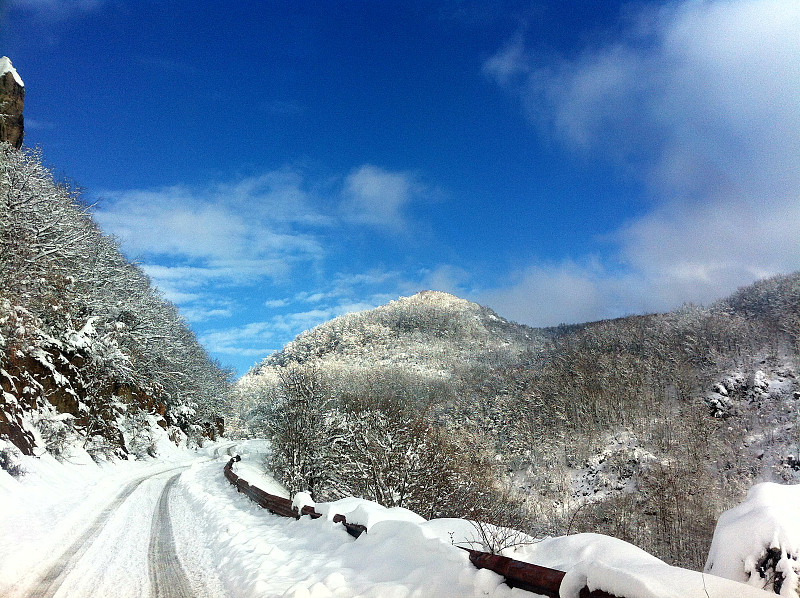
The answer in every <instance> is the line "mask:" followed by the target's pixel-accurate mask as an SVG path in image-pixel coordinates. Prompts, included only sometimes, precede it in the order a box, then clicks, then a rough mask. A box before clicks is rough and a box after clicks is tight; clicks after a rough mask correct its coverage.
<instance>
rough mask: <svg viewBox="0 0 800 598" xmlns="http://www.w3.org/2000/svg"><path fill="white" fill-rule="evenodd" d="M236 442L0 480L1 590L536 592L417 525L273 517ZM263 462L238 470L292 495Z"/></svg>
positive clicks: (200, 594)
mask: <svg viewBox="0 0 800 598" xmlns="http://www.w3.org/2000/svg"><path fill="white" fill-rule="evenodd" d="M253 442H255V441H252V442H251V443H250V444H249V446H250V447H253V446H255V445H254V444H252V443H253ZM245 444H247V443H245ZM231 446H232V444H231V443H229V444H222V445H216V446H213V447H211V448H208V449H205V450H202V451H200V452H198V453H191V452H189V451H185V450H183V451H182V452H181V453H180V454H176V455H173V456H172V458H171V460H170V459H164V460H159V461H148V462H134V463H125V462H123V463H116V464H113V465H105V466H102V467H98V466H97V465H95V464H93V463H89V462H85V463H77V464H76V463H72V464H66V465H65V464H57V463H55V462H51V463H50V464H49V465H48V463H47V461H46V460H45V459H41V460H30V461H28V462H27V464H28V465H29V467H31V468H34V469H32V470H31V471H29V474H28V475H26V476H24V478H23V482H22V483H20V482H17V481H12V482H11V483H9V481H8V480H9V479H8V478H7V479H6V480H5V481H4V480H3V479H2V477H0V596H3V597H4V598H5V597H9V598H22V597H37V598H38V597H42V598H73V597H81V598H82V597H88V596H91V597H95V598H105V597H108V598H111V597H113V598H133V597H136V598H140V597H154V598H189V597H194V598H212V597H213V598H249V597H256V596H258V597H271V596H285V597H287V598H288V597H296V598H300V597H305V598H308V597H312V598H333V597H351V596H363V597H370V596H371V597H373V598H378V597H380V598H384V597H387V596H396V597H398V598H401V597H403V598H404V597H408V596H412V595H416V596H436V597H437V598H439V597H441V598H444V597H447V596H452V597H455V596H494V597H496V598H502V597H508V596H515V595H525V596H526V597H530V596H532V595H531V594H528V593H524V594H520V592H519V591H516V590H513V591H512V590H510V589H509V588H508V587H506V586H503V585H502V579H501V578H499V577H498V576H496V575H494V574H492V573H490V572H488V571H478V570H476V569H474V568H473V567H472V566H471V565H470V564H469V562H468V560H467V557H466V553H464V552H463V551H461V550H458V549H456V548H454V547H453V546H450V545H449V543H443V542H442V541H441V540H440V539H437V538H433V537H431V536H430V535H429V534H426V533H425V532H423V530H422V528H420V527H419V526H417V525H415V524H410V523H404V522H399V521H398V522H394V521H387V522H385V523H384V524H383V525H382V526H377V527H375V529H374V531H371V533H370V534H369V535H364V536H362V537H361V538H360V539H359V540H358V541H357V542H356V541H355V540H354V539H353V538H352V537H350V536H349V535H348V534H347V532H346V531H345V530H344V528H343V527H342V526H341V525H339V524H334V523H333V522H331V521H325V520H316V521H312V520H310V519H308V518H303V519H302V520H300V521H295V520H293V519H284V518H281V517H277V516H274V515H271V514H269V513H267V512H265V511H264V510H263V509H261V508H260V507H258V506H256V505H255V504H254V503H252V502H251V501H250V500H249V499H247V498H246V497H245V496H244V495H242V494H238V493H237V492H236V490H235V489H234V488H233V487H232V486H231V485H230V484H228V482H227V480H225V478H224V476H223V475H222V467H223V465H224V464H225V462H226V461H227V458H228V453H229V448H230V447H231ZM236 449H237V452H240V451H242V450H244V454H245V455H247V451H248V448H247V447H244V448H243V447H242V446H241V445H240V446H237V447H236ZM261 460H262V457H261V456H260V455H259V454H258V453H257V452H256V453H253V454H251V455H250V458H249V459H248V458H247V457H246V458H245V459H244V460H243V461H242V462H241V463H240V464H239V465H240V466H241V468H242V469H241V472H240V473H243V474H244V475H247V477H248V478H249V479H252V480H253V481H256V482H257V483H258V485H259V486H260V487H263V488H264V489H266V490H267V491H269V492H273V493H282V492H285V490H283V488H282V487H281V486H280V485H279V484H277V483H276V482H275V481H274V480H272V479H271V478H269V477H267V476H264V475H263V470H262V469H261V468H260V466H259V464H260V463H261ZM37 468H38V469H37ZM258 476H261V477H260V478H259V477H258ZM381 530H383V531H381Z"/></svg>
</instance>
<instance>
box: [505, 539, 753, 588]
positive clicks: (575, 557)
mask: <svg viewBox="0 0 800 598" xmlns="http://www.w3.org/2000/svg"><path fill="white" fill-rule="evenodd" d="M505 555H506V556H509V557H511V558H514V559H517V560H521V561H525V562H529V563H534V564H537V565H540V566H543V567H549V568H551V569H558V570H560V571H566V575H565V576H564V580H563V582H562V584H561V590H560V593H561V596H562V598H578V596H579V593H580V590H581V589H582V588H584V587H588V588H589V590H591V591H593V590H603V591H605V592H608V593H610V594H613V595H615V596H620V597H624V598H687V597H694V596H696V597H698V598H732V597H736V598H766V597H767V596H768V594H766V593H765V592H763V591H761V590H756V589H754V588H751V587H749V586H745V585H743V584H740V583H735V582H732V581H729V580H725V579H721V578H719V577H714V576H712V575H705V574H703V573H700V572H697V571H690V570H688V569H681V568H678V567H671V566H670V565H667V564H666V563H664V562H663V561H661V560H660V559H657V558H656V557H654V556H653V555H651V554H649V553H647V552H645V551H644V550H642V549H640V548H637V547H636V546H634V545H632V544H629V543H628V542H624V541H622V540H618V539H616V538H612V537H610V536H604V535H601V534H574V535H571V536H560V537H556V538H547V539H545V540H542V541H541V542H537V543H536V544H532V545H529V546H522V547H520V548H518V549H517V550H515V551H513V552H506V554H505Z"/></svg>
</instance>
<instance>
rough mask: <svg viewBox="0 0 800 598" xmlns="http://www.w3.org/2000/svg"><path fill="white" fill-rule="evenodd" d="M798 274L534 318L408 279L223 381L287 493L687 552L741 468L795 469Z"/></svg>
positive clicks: (697, 555)
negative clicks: (670, 301) (728, 291)
mask: <svg viewBox="0 0 800 598" xmlns="http://www.w3.org/2000/svg"><path fill="white" fill-rule="evenodd" d="M798 317H800V274H793V275H791V276H781V277H776V278H772V279H768V280H763V281H761V282H758V283H756V284H755V285H753V286H751V287H747V288H744V289H742V290H740V291H739V292H737V293H736V294H735V295H734V296H732V297H730V298H729V299H727V300H724V301H720V302H718V303H717V304H714V305H712V306H710V307H698V306H692V305H688V306H685V307H683V308H681V309H679V310H676V311H674V312H670V313H666V314H655V315H647V316H631V317H627V318H622V319H617V320H609V321H601V322H595V323H590V324H585V325H579V326H562V327H559V328H552V329H531V328H528V327H525V326H520V325H516V324H513V323H510V322H507V321H505V320H504V319H502V318H500V317H499V316H498V315H497V314H495V313H493V312H492V311H491V310H488V309H486V308H484V307H481V306H479V305H476V304H474V303H469V302H467V301H463V300H461V299H458V298H456V297H453V296H451V295H447V294H444V293H435V292H424V293H421V294H419V295H415V296H413V297H409V298H403V299H400V300H398V301H394V302H391V303H390V304H388V305H385V306H383V307H380V308H377V309H375V310H372V311H368V312H362V313H357V314H350V315H346V316H342V317H339V318H336V319H334V320H332V321H331V322H328V323H326V324H323V325H321V326H318V327H317V328H315V329H313V330H310V331H308V332H306V333H303V334H301V335H300V336H298V337H297V339H295V340H294V341H293V342H292V343H290V344H288V345H287V346H286V347H285V348H284V350H282V351H280V352H279V353H276V354H274V355H273V356H271V357H269V358H268V359H266V360H265V361H264V362H263V363H261V364H259V365H258V366H257V367H255V368H254V369H253V370H252V371H251V372H250V373H248V374H247V375H246V376H245V377H244V378H243V379H242V380H241V381H240V382H239V384H238V387H237V391H236V392H237V395H238V399H237V401H236V402H237V404H238V405H239V410H240V413H239V416H238V421H239V423H238V425H239V426H242V427H245V428H246V429H248V430H249V431H251V432H255V433H259V434H261V433H266V434H267V435H268V436H269V437H271V438H272V439H273V442H274V445H275V448H276V450H275V454H274V457H273V461H272V463H271V466H272V467H273V470H274V471H275V473H276V474H279V475H284V476H285V477H284V481H285V482H286V483H287V484H288V485H289V486H290V487H291V488H292V490H299V489H310V490H311V491H312V492H313V493H315V494H316V495H317V496H318V497H319V498H320V499H331V498H336V497H338V496H344V495H347V494H356V495H360V496H364V497H366V498H371V499H373V500H377V501H378V502H382V503H383V504H385V505H389V506H391V505H400V506H408V507H410V508H413V509H416V510H418V511H419V512H421V513H423V514H425V515H428V516H431V515H438V516H442V515H457V516H470V517H472V518H476V517H477V518H481V519H485V520H489V521H495V522H499V523H507V524H508V523H511V524H513V525H514V526H515V527H517V528H521V527H524V528H525V529H526V530H531V531H534V532H536V533H546V532H548V533H553V532H555V533H564V532H577V531H596V532H602V533H606V534H609V535H613V536H615V537H618V538H621V539H624V540H627V541H630V542H632V543H634V544H636V545H638V546H640V547H642V548H644V549H645V550H647V551H649V552H652V553H653V554H656V555H657V556H659V557H661V558H663V559H665V560H667V561H669V562H672V563H675V564H680V565H684V566H689V567H694V568H700V567H702V565H703V561H704V559H705V556H706V554H707V553H708V547H709V544H710V541H711V535H712V532H713V529H714V523H715V521H716V519H717V517H718V515H719V514H720V513H721V512H722V511H723V510H724V509H726V508H728V507H730V506H732V505H733V504H735V503H736V502H738V501H740V500H741V499H742V497H743V496H744V494H745V492H746V490H747V489H748V488H749V487H750V486H751V485H752V483H754V482H756V481H764V480H773V481H784V482H785V481H790V482H795V483H796V482H798V481H800V463H798V436H799V434H798V433H799V432H800V410H799V409H798V408H799V407H800V392H798V391H800V384H798V380H797V368H798V341H800V326H799V325H798V322H800V320H798Z"/></svg>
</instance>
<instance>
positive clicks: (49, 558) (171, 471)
mask: <svg viewBox="0 0 800 598" xmlns="http://www.w3.org/2000/svg"><path fill="white" fill-rule="evenodd" d="M228 446H232V444H231V443H228V444H227V445H221V446H217V447H215V448H214V449H213V452H212V451H208V453H210V454H203V453H200V454H196V455H192V454H191V453H190V452H188V451H187V452H183V454H178V459H175V460H172V462H170V461H167V462H164V461H152V462H149V463H130V464H122V465H115V466H105V467H98V466H96V465H94V464H92V463H90V462H88V461H87V460H86V459H80V458H78V461H77V463H73V464H66V465H61V464H55V463H52V462H48V460H47V459H44V460H42V462H41V463H35V462H33V461H31V463H29V468H30V467H31V465H33V467H34V471H32V472H29V474H28V475H27V476H25V477H23V482H22V483H21V484H18V487H16V488H14V487H12V484H9V483H8V480H6V482H5V484H4V485H3V487H0V596H4V597H6V596H8V597H15V596H17V597H23V596H24V597H35V598H39V597H41V598H66V597H73V596H81V597H82V596H100V597H102V596H109V597H110V596H114V597H119V598H125V597H128V596H130V597H134V596H135V597H141V596H157V597H163V598H183V597H186V598H188V597H192V596H193V597H197V598H204V597H206V596H207V597H216V596H222V597H225V596H227V594H226V592H225V591H224V589H223V588H222V587H221V586H220V584H219V582H218V581H216V580H215V578H214V576H213V574H210V573H209V570H207V569H206V570H204V571H202V573H200V574H193V572H191V571H188V572H187V571H186V570H185V568H184V565H183V564H182V563H181V560H180V558H179V556H178V550H177V548H178V547H177V544H176V542H175V539H174V525H173V517H172V509H173V507H172V504H171V503H172V502H173V499H174V496H173V494H174V492H175V489H176V485H177V482H178V480H179V479H180V476H181V474H182V473H183V472H185V471H187V470H188V469H189V468H190V467H192V466H202V465H204V464H205V465H206V466H210V465H211V464H212V463H213V466H214V467H219V465H218V461H217V459H214V458H213V457H214V455H215V454H216V455H220V454H221V453H222V455H221V456H222V457H224V456H225V455H226V453H227V451H226V450H225V449H227V448H228ZM174 457H175V455H173V459H174ZM223 460H224V458H223ZM25 478H31V479H25ZM54 482H55V483H54ZM4 491H5V492H4ZM183 537H184V538H191V537H192V536H191V534H187V533H184V534H183ZM203 565H204V566H205V565H206V563H203ZM212 573H213V570H212ZM190 577H193V578H195V579H197V580H200V583H194V584H193V583H191V582H190V581H189V578H190Z"/></svg>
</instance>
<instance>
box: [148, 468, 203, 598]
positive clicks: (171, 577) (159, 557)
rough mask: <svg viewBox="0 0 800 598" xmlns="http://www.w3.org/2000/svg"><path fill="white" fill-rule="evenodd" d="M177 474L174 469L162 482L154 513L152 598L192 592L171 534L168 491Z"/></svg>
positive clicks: (179, 597)
mask: <svg viewBox="0 0 800 598" xmlns="http://www.w3.org/2000/svg"><path fill="white" fill-rule="evenodd" d="M180 475H181V474H180V473H176V474H175V475H174V476H172V477H171V478H170V479H169V480H168V481H167V483H166V484H165V485H164V489H163V490H162V491H161V497H160V498H159V499H158V505H157V506H156V510H155V512H154V513H153V525H152V528H151V531H150V548H149V550H148V555H147V563H148V567H149V571H150V592H151V594H152V595H153V596H155V598H193V596H194V592H193V591H192V586H191V584H190V583H189V578H188V577H187V576H186V572H185V571H184V570H183V567H182V566H181V563H180V561H179V560H178V555H177V552H176V551H175V538H174V536H173V535H172V522H171V521H170V518H169V493H170V491H171V490H172V487H173V486H174V485H175V482H177V481H178V478H179V477H180Z"/></svg>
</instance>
